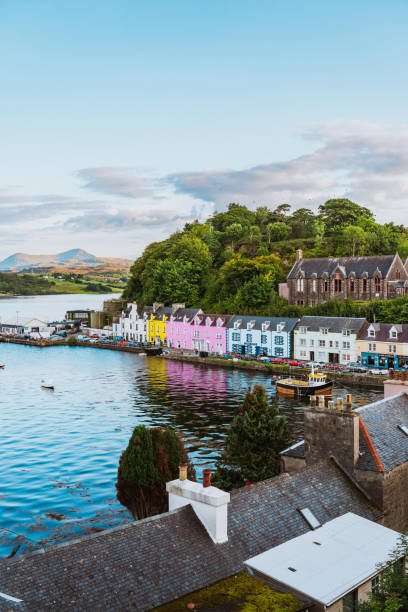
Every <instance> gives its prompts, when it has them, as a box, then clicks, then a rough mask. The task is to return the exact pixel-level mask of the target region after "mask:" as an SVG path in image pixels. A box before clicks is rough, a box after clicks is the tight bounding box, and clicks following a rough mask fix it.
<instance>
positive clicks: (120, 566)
mask: <svg viewBox="0 0 408 612" xmlns="http://www.w3.org/2000/svg"><path fill="white" fill-rule="evenodd" d="M305 506H308V507H309V508H310V510H311V511H312V512H313V514H314V515H315V516H316V517H317V519H318V520H319V521H320V522H321V523H325V522H327V521H329V520H331V519H333V518H335V517H337V516H341V515H342V514H344V513H345V512H354V513H356V514H358V515H360V516H363V517H366V518H369V519H372V520H375V519H376V518H379V517H378V510H376V509H374V508H373V507H372V506H370V504H369V503H368V502H367V500H366V499H365V498H364V497H363V496H362V495H361V493H360V492H359V491H358V490H357V489H356V488H355V487H353V485H352V484H351V483H350V482H349V480H348V479H347V478H346V477H345V476H344V475H343V474H342V472H341V471H340V470H338V469H337V468H336V467H335V466H334V465H333V464H332V463H326V462H322V463H319V464H316V465H314V466H312V467H308V468H306V469H304V470H302V471H300V472H298V473H296V474H293V475H289V474H281V475H280V476H277V477H276V478H272V479H270V480H266V481H264V482H261V483H258V484H255V485H252V486H249V487H244V488H243V489H239V490H237V491H235V492H233V493H232V495H231V503H230V507H229V510H228V537H229V539H228V542H226V543H225V544H214V543H213V541H212V540H211V539H210V537H209V536H208V534H207V532H206V531H205V529H204V527H203V526H202V524H201V522H200V521H199V520H198V518H197V517H196V515H195V513H194V511H193V509H192V507H191V506H184V507H183V508H180V509H178V510H175V511H173V512H169V513H166V514H162V515H159V516H156V517H152V518H150V519H145V520H143V521H139V522H137V523H132V524H130V525H127V526H124V527H117V528H114V529H111V530H107V531H105V532H102V533H100V534H95V535H93V536H90V537H86V538H83V539H81V540H77V541H76V542H71V543H67V544H63V545H59V546H55V547H52V548H51V549H49V550H48V551H47V552H45V553H42V554H32V555H27V556H22V557H15V558H14V559H6V560H5V561H3V562H2V563H0V591H1V592H2V593H6V594H8V595H11V596H12V597H17V598H20V599H22V600H23V602H22V603H21V604H14V603H12V602H7V607H6V609H7V610H9V609H10V610H11V609H18V610H20V611H23V612H31V611H33V610H41V611H42V612H43V611H46V610H52V611H53V612H59V611H61V612H62V611H63V610H64V611H65V610H75V611H78V612H79V611H81V612H84V611H85V612H86V611H88V610H89V611H91V610H92V611H98V610H99V611H100V610H117V611H121V610H130V609H137V610H138V611H139V612H143V611H145V610H150V609H152V608H154V607H156V606H159V605H160V604H163V603H165V602H167V601H171V600H174V599H177V598H178V597H181V596H183V595H187V594H188V593H191V592H192V591H194V590H196V589H199V588H202V587H205V586H208V585H210V584H212V583H214V582H216V581H217V580H221V579H223V578H226V577H228V576H231V575H233V574H235V573H237V572H239V571H241V570H243V568H244V566H243V562H244V561H245V560H246V559H248V558H250V557H252V556H254V555H257V554H259V553H261V552H263V551H265V550H267V549H269V548H271V547H273V546H277V545H279V544H281V543H283V542H285V541H287V540H289V539H291V538H294V537H296V536H299V535H301V534H303V533H306V532H308V531H309V526H308V524H307V523H306V521H305V520H304V519H303V518H302V516H301V515H300V513H299V511H298V508H302V507H305Z"/></svg>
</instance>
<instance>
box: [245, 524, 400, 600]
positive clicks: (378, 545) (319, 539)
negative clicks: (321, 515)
mask: <svg viewBox="0 0 408 612" xmlns="http://www.w3.org/2000/svg"><path fill="white" fill-rule="evenodd" d="M399 538H400V534H399V533H398V532H397V531H393V530H392V529H388V528H387V527H384V526H383V525H379V524H378V523H374V522H373V521H370V520H367V519H366V518H363V517H361V516H357V515H356V514H353V513H352V512H347V513H346V514H344V515H342V516H339V517H336V518H335V519H333V520H331V521H329V522H328V523H326V524H325V525H322V526H321V527H319V528H318V529H315V530H314V531H309V532H307V533H304V534H302V535H301V536H298V537H296V538H293V539H292V540H289V541H288V542H285V543H284V544H281V545H280V546H277V547H275V548H272V549H270V550H267V551H266V552H264V553H261V554H260V555H257V556H256V557H253V558H251V559H248V561H246V563H245V565H247V566H248V567H249V568H251V569H254V570H256V571H257V572H260V573H261V574H263V575H264V576H266V577H268V578H270V579H271V580H273V581H274V582H277V583H279V584H280V585H284V586H285V587H288V589H289V590H293V591H296V592H297V593H299V594H301V595H303V596H304V597H305V599H311V600H312V601H314V602H316V603H320V604H322V605H324V606H329V605H331V604H333V603H334V602H335V601H337V600H338V599H340V598H341V597H343V596H344V595H346V594H347V593H348V592H350V591H352V590H353V589H354V588H356V587H357V586H358V585H360V584H362V583H364V582H366V581H367V580H369V579H370V578H371V577H372V576H375V575H376V574H377V573H378V568H377V565H378V564H379V563H382V562H384V561H387V560H388V557H389V554H390V553H391V552H392V551H393V549H394V548H395V547H396V545H397V543H398V540H399Z"/></svg>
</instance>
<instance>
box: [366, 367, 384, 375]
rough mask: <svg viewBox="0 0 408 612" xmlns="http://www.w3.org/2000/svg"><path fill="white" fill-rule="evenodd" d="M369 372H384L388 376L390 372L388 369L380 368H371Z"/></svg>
mask: <svg viewBox="0 0 408 612" xmlns="http://www.w3.org/2000/svg"><path fill="white" fill-rule="evenodd" d="M368 373H369V374H377V375H378V374H383V375H384V376H386V375H387V374H388V370H381V369H380V368H370V369H369V370H368Z"/></svg>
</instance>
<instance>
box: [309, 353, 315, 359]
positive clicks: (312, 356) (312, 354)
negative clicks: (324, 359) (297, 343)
mask: <svg viewBox="0 0 408 612" xmlns="http://www.w3.org/2000/svg"><path fill="white" fill-rule="evenodd" d="M314 360H315V356H314V351H310V361H314Z"/></svg>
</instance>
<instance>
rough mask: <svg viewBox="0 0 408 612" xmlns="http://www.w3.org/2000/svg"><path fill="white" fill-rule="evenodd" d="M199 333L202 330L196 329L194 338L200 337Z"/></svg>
mask: <svg viewBox="0 0 408 612" xmlns="http://www.w3.org/2000/svg"><path fill="white" fill-rule="evenodd" d="M199 335H200V332H199V331H198V330H196V331H195V332H194V338H198V337H199Z"/></svg>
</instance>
